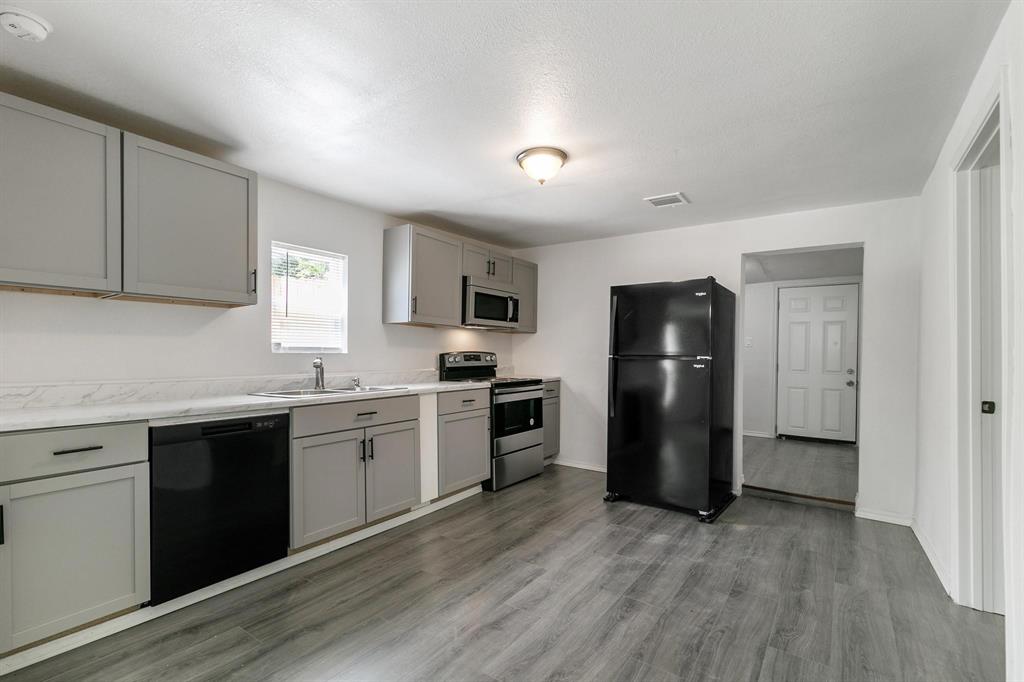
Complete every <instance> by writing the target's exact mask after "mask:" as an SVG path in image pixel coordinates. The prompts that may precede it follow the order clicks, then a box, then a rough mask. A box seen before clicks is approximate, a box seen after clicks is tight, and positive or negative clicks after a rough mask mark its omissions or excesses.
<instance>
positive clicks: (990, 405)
mask: <svg viewBox="0 0 1024 682" xmlns="http://www.w3.org/2000/svg"><path fill="white" fill-rule="evenodd" d="M981 413H982V414H995V413H996V401H994V400H982V401H981Z"/></svg>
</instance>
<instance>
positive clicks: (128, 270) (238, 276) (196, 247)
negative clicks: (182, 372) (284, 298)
mask: <svg viewBox="0 0 1024 682" xmlns="http://www.w3.org/2000/svg"><path fill="white" fill-rule="evenodd" d="M123 172H124V291H125V293H127V294H138V295H142V296H159V297H164V298H180V299H187V300H194V301H207V302H214V303H225V304H238V305H249V304H253V303H255V302H256V248H257V242H256V174H255V173H253V172H251V171H248V170H245V169H243V168H238V167H237V166H232V165H230V164H227V163H223V162H221V161H216V160H214V159H210V158H206V157H204V156H199V155H198V154H193V153H191V152H187V151H184V150H182V149H178V148H176V147H171V146H170V145H166V144H163V143H160V142H155V141H153V140H147V139H146V138H143V137H139V136H138V135H133V134H131V133H125V134H124V144H123Z"/></svg>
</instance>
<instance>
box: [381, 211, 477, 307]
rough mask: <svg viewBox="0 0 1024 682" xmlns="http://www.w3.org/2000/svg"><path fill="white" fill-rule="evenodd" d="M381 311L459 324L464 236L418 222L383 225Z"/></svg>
mask: <svg viewBox="0 0 1024 682" xmlns="http://www.w3.org/2000/svg"><path fill="white" fill-rule="evenodd" d="M383 291H384V301H383V305H384V311H383V320H384V322H386V323H390V324H429V325H447V326H453V327H457V326H459V325H461V324H462V241H461V240H459V239H457V238H455V237H452V236H451V235H448V234H445V233H444V232H439V231H437V230H430V229H427V228H424V227H421V226H419V225H399V226H396V227H391V228H388V229H387V230H385V231H384V281H383Z"/></svg>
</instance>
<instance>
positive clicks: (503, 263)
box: [491, 251, 512, 284]
mask: <svg viewBox="0 0 1024 682" xmlns="http://www.w3.org/2000/svg"><path fill="white" fill-rule="evenodd" d="M491 279H492V280H494V281H495V282H504V283H505V284H511V283H512V256H508V255H505V254H503V253H500V252H498V251H491Z"/></svg>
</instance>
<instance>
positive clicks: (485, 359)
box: [441, 351, 498, 367]
mask: <svg viewBox="0 0 1024 682" xmlns="http://www.w3.org/2000/svg"><path fill="white" fill-rule="evenodd" d="M441 362H442V364H445V365H449V366H450V365H463V366H464V365H480V366H484V367H488V366H491V367H494V366H497V364H498V357H497V356H496V355H495V354H494V353H487V352H480V351H459V352H458V353H442V354H441Z"/></svg>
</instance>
